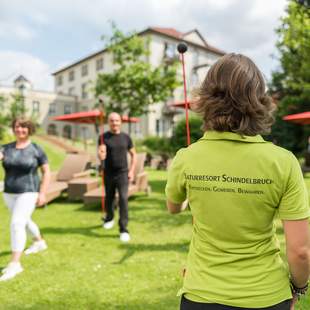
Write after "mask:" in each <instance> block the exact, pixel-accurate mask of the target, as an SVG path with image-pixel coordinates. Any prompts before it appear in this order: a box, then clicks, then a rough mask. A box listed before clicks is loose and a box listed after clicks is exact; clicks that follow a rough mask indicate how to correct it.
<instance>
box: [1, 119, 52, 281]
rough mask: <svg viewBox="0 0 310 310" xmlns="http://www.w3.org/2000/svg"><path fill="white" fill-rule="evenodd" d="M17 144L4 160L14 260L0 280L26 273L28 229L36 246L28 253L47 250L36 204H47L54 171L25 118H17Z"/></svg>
mask: <svg viewBox="0 0 310 310" xmlns="http://www.w3.org/2000/svg"><path fill="white" fill-rule="evenodd" d="M12 129H13V132H14V134H15V137H16V141H14V142H12V143H9V144H6V145H3V146H2V147H1V149H0V160H2V164H3V167H4V170H5V179H4V193H3V198H4V201H5V203H6V205H7V207H8V209H9V210H10V212H11V248H12V258H11V261H10V263H9V264H8V266H7V267H6V268H4V269H3V270H2V276H1V277H0V281H6V280H9V279H12V278H14V277H15V276H16V275H17V274H18V273H20V272H22V271H23V268H22V266H21V264H20V258H21V255H22V252H23V250H24V248H25V244H26V239H27V235H26V229H27V230H28V231H29V232H30V234H31V235H32V236H33V239H34V243H33V244H32V245H31V246H30V248H28V249H27V250H26V251H25V254H31V253H37V252H39V251H42V250H45V249H46V248H47V245H46V242H45V240H43V239H42V237H41V234H40V231H39V228H38V226H37V225H36V224H35V223H34V222H33V221H32V220H31V215H32V213H33V211H34V209H35V207H36V205H38V206H41V205H44V204H45V192H46V189H47V186H48V183H49V178H50V170H49V165H48V161H47V157H46V155H45V153H44V151H43V150H42V149H41V148H40V147H39V146H38V145H36V144H35V143H32V142H31V141H30V138H29V136H30V135H31V134H33V133H34V129H35V127H34V125H33V124H32V122H30V121H28V120H25V119H16V120H14V121H13V123H12ZM38 167H40V168H41V171H42V182H41V184H40V179H39V176H38V172H37V170H38Z"/></svg>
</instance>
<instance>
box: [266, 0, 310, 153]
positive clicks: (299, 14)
mask: <svg viewBox="0 0 310 310" xmlns="http://www.w3.org/2000/svg"><path fill="white" fill-rule="evenodd" d="M309 7H310V6H309V1H293V0H290V1H289V4H288V8H287V15H286V16H284V17H283V18H282V19H281V21H282V25H281V26H280V27H279V28H278V29H277V30H276V31H277V34H278V36H279V38H278V42H277V48H278V51H279V54H280V67H281V68H280V69H279V70H278V71H276V72H273V75H272V82H271V85H270V89H271V92H272V93H273V94H274V95H276V96H278V97H279V101H278V115H277V119H276V123H275V125H274V126H273V130H272V134H271V136H270V138H271V139H272V140H274V141H276V142H277V143H278V144H280V145H282V146H284V147H286V148H289V149H291V150H292V151H295V152H299V151H301V150H302V149H303V148H304V147H305V145H306V141H307V136H309V135H310V129H309V128H308V126H301V125H294V124H290V123H287V122H284V121H282V117H283V116H284V115H287V114H293V113H299V112H304V111H310V10H309Z"/></svg>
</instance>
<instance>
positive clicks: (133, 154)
mask: <svg viewBox="0 0 310 310" xmlns="http://www.w3.org/2000/svg"><path fill="white" fill-rule="evenodd" d="M129 154H130V158H131V160H130V167H129V171H128V179H129V180H130V181H132V180H133V179H134V171H135V167H136V164H137V153H136V150H135V148H134V147H132V148H131V149H130V150H129Z"/></svg>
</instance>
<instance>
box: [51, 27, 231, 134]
mask: <svg viewBox="0 0 310 310" xmlns="http://www.w3.org/2000/svg"><path fill="white" fill-rule="evenodd" d="M138 35H139V36H141V37H143V38H146V39H148V40H149V48H150V55H149V57H148V60H147V61H149V63H150V64H151V65H152V66H154V67H156V66H158V65H159V64H161V63H162V62H163V61H164V60H165V59H167V58H175V57H178V52H177V44H178V43H180V42H181V41H184V42H186V43H187V45H188V51H187V52H186V54H185V68H186V74H187V86H188V91H189V93H190V91H191V90H192V89H193V88H194V87H197V86H198V85H199V84H200V83H201V82H202V80H203V79H204V77H205V75H206V72H207V70H208V68H209V67H210V66H211V65H212V64H213V63H214V62H215V61H216V60H217V59H218V58H219V57H221V56H223V55H224V54H225V53H224V52H223V51H221V50H220V49H218V48H215V47H212V46H211V45H209V44H208V43H207V42H206V40H205V39H204V38H203V37H202V35H201V34H200V33H199V31H198V30H192V31H189V32H186V33H181V32H179V31H177V30H175V29H172V28H156V27H152V28H147V29H146V30H144V31H142V32H140V33H138ZM181 70H182V68H181V66H180V69H179V72H178V73H177V74H178V76H179V78H180V80H181V79H182V71H181ZM112 71H113V59H112V55H111V54H110V53H109V51H108V49H103V50H100V51H98V52H96V53H93V54H91V55H89V56H87V57H85V58H82V59H80V60H78V61H76V62H74V63H72V64H70V65H68V66H66V67H64V68H61V69H60V70H58V71H56V72H54V73H53V75H54V79H55V93H56V94H57V96H62V97H63V98H65V97H69V98H73V97H74V98H76V101H75V102H74V103H72V108H71V109H72V112H80V111H87V110H91V109H93V107H94V105H95V103H96V99H95V96H94V92H93V90H92V89H93V88H94V86H95V81H96V78H97V75H98V73H102V72H104V73H109V72H112ZM180 101H184V98H183V87H179V88H177V89H176V90H175V92H174V94H173V97H172V98H170V99H169V100H168V101H167V102H160V103H157V104H154V105H153V106H151V107H150V112H149V113H148V114H146V115H143V116H142V117H140V122H139V123H137V124H133V126H132V128H131V133H132V135H133V136H134V137H137V138H141V137H145V136H150V135H157V136H165V135H168V136H169V135H170V134H171V133H172V127H173V124H174V123H175V122H176V120H177V119H178V118H180V114H182V111H181V112H178V110H177V109H176V108H174V107H172V106H171V105H172V104H173V103H175V102H180ZM62 109H63V107H61V108H59V109H58V108H57V113H58V112H59V111H61V110H62ZM47 126H54V127H55V128H56V129H57V131H58V132H61V129H58V128H59V126H63V124H59V123H58V122H53V121H52V120H50V122H49V123H48V125H47ZM125 130H126V126H125ZM74 134H75V135H77V136H79V137H82V136H83V137H86V138H90V137H92V136H93V134H94V131H93V126H90V125H76V128H75V132H74Z"/></svg>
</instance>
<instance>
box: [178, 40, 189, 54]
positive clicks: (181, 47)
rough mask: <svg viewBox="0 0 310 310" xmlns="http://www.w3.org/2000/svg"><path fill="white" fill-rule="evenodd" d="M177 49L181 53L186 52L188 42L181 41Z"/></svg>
mask: <svg viewBox="0 0 310 310" xmlns="http://www.w3.org/2000/svg"><path fill="white" fill-rule="evenodd" d="M177 49H178V52H179V53H180V54H184V53H185V52H186V51H187V44H186V43H185V42H181V43H179V44H178V46H177Z"/></svg>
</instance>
